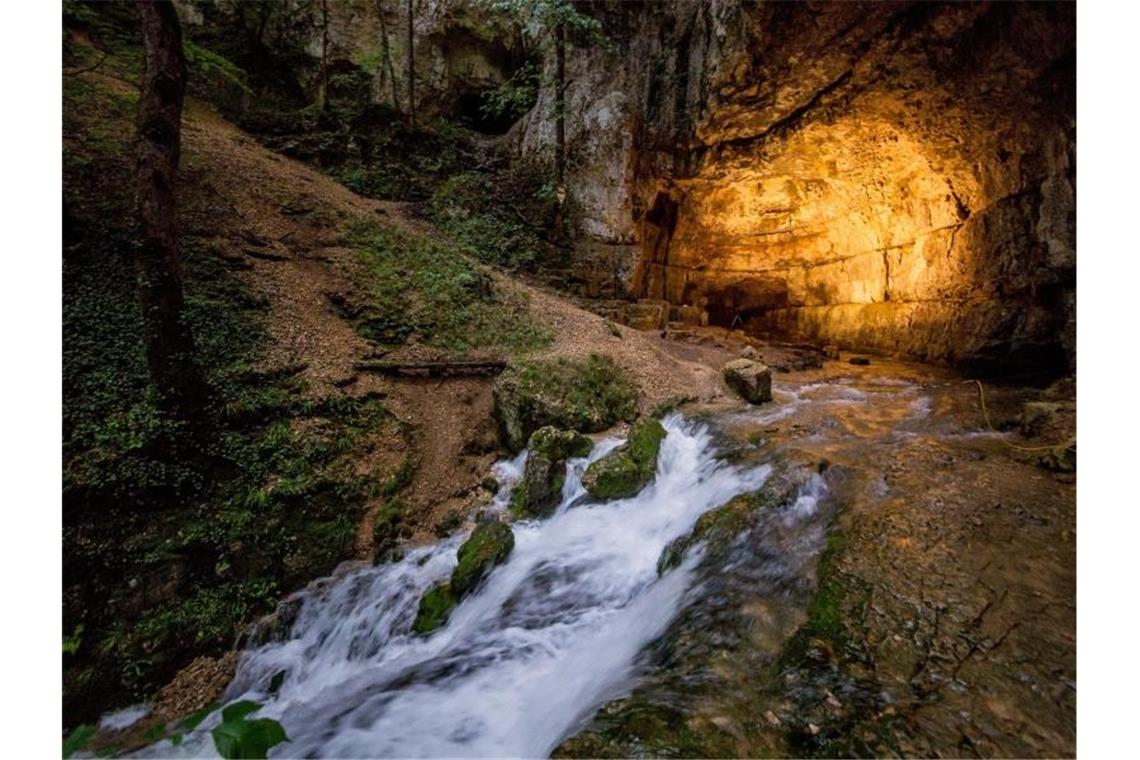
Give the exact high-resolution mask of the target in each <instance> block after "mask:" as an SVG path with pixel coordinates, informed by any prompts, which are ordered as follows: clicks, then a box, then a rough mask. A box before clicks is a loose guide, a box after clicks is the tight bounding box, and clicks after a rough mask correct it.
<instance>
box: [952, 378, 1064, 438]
mask: <svg viewBox="0 0 1140 760" xmlns="http://www.w3.org/2000/svg"><path fill="white" fill-rule="evenodd" d="M962 382H963V383H973V384H974V385H976V386H978V400H979V401H980V402H981V405H982V419H984V420H985V421H986V427H988V428H989V429H990V430H991V431H992V432H994V433H997V434H998V435H1000V436H1004V435H1005V433H1003V432H1001V431H1000V430H998V429H997V428H995V427H994V425H993V423H992V422H990V412H989V410H988V409H986V389H985V388H983V387H982V381H981V380H963V381H962ZM998 440H1000V441H1001V442H1002V443H1004V444H1005V445H1006V446H1009V447H1010V448H1011V449H1017V450H1018V451H1052V450H1054V449H1056V448H1058V447H1060V446H1063V445H1064V444H1063V443H1055V444H1053V445H1051V446H1018V445H1017V444H1016V443H1010V442H1009V441H1007V440H1006V439H1005V438H999V439H998ZM1065 448H1066V449H1071V448H1073V444H1069V445H1068V446H1065Z"/></svg>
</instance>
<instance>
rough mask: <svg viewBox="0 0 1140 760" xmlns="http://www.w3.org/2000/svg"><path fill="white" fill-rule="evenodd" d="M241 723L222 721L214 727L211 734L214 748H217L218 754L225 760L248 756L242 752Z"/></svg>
mask: <svg viewBox="0 0 1140 760" xmlns="http://www.w3.org/2000/svg"><path fill="white" fill-rule="evenodd" d="M242 723H244V721H238V722H237V723H222V724H220V725H218V726H215V727H214V730H213V731H211V732H210V733H211V735H212V736H213V737H214V749H216V750H218V754H219V755H221V756H222V757H224V758H226V759H227V760H232V758H238V757H249V755H245V754H243V753H242V744H241V739H242V734H243V733H244V731H243V729H242V725H241V724H242Z"/></svg>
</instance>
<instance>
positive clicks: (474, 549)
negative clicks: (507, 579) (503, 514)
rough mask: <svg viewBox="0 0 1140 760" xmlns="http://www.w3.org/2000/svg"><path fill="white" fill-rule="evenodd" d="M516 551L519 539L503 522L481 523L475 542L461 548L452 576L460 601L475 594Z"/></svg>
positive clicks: (453, 587) (474, 537)
mask: <svg viewBox="0 0 1140 760" xmlns="http://www.w3.org/2000/svg"><path fill="white" fill-rule="evenodd" d="M514 548H515V535H514V533H512V532H511V528H510V526H509V525H507V524H505V523H501V522H485V523H480V524H479V526H478V527H476V528H475V531H474V532H473V533H472V534H471V538H469V539H467V540H466V541H464V542H463V545H462V546H460V547H459V564H458V565H456V567H455V570H454V572H452V573H451V590H452V591H453V592H454V593H455V595H456V596H458V597H459V598H463V597H464V596H466V595H467V594H469V593H471V592H472V591H474V590H475V588H476V586H478V585H479V583H480V582H481V581H482V580H483V579H484V578H486V577H487V576H488V575H489V574H490V573H491V570H493V569H494V568H495V566H497V565H501V564H502V563H504V562H506V561H507V557H509V556H510V554H511V550H513V549H514Z"/></svg>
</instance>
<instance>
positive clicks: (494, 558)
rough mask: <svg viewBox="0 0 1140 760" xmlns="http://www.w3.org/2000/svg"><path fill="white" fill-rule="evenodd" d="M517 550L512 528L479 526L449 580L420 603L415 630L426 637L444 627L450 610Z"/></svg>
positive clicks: (489, 523) (462, 549)
mask: <svg viewBox="0 0 1140 760" xmlns="http://www.w3.org/2000/svg"><path fill="white" fill-rule="evenodd" d="M514 548H515V536H514V533H513V532H512V531H511V528H510V526H509V525H507V524H505V523H502V522H499V521H497V520H490V521H487V522H481V523H479V524H478V525H477V526H476V527H475V530H474V531H473V532H472V533H471V537H470V538H468V539H467V540H466V541H464V542H463V544H462V545H461V546H460V547H459V552H458V559H459V563H458V564H457V565H456V566H455V569H454V570H453V571H452V573H451V578H450V580H448V581H447V582H444V583H438V584H436V585H434V586H432V587H431V588H430V589H428V590H427V592H426V593H425V594H424V595H423V597H422V598H421V599H420V606H419V610H418V612H417V614H416V619H415V621H414V622H413V623H412V630H413V631H415V632H416V633H418V634H421V635H424V634H429V633H431V632H432V631H435V630H436V629H437V628H440V627H441V626H443V625H444V624H445V623H446V622H447V618H448V617H449V616H450V615H451V610H452V609H454V608H455V606H456V605H457V604H459V602H460V601H462V600H463V597H465V596H467V595H468V594H470V593H471V592H472V591H474V590H475V589H476V588H477V587H478V586H479V584H480V583H481V582H482V581H483V579H484V578H486V577H487V576H488V575H489V574H490V573H491V571H492V570H494V569H495V567H496V566H498V565H501V564H503V563H504V562H506V560H507V557H509V556H510V554H511V551H512V550H513V549H514Z"/></svg>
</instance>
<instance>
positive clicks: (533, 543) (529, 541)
mask: <svg viewBox="0 0 1140 760" xmlns="http://www.w3.org/2000/svg"><path fill="white" fill-rule="evenodd" d="M663 424H664V426H665V428H666V430H667V432H668V435H667V437H666V438H665V440H664V442H663V444H662V447H661V452H660V456H659V458H658V462H657V473H656V478H655V480H654V481H653V482H652V483H651V484H650V485H649V486H647V487H646V488H645V489H644V490H642V492H641V493H639V494H638V495H637V496H634V497H632V498H629V499H622V500H615V501H609V502H604V503H598V502H595V501H593V500H591V499H590V497H589V496H588V494H586V493H585V491H584V489H583V488H582V486H581V475H582V472H583V471H584V469H585V467H586V465H587V464H588V463H589V462H590V461H593V460H595V459H597V458H599V457H600V456H602V455H603V454H604V453H606V452H607V451H609V450H610V449H612V448H613V447H614V446H616V445H618V444H619V443H620V441H618V440H616V439H607V440H605V441H602V442H601V443H599V444H598V445H597V446H595V448H594V450H593V451H592V452H591V454H590V456H589V457H588V458H584V459H577V460H571V461H570V462H569V464H568V468H567V469H568V472H567V478H566V481H565V485H564V487H563V492H562V502H561V504H560V506H559V507H558V509H557V511H556V512H555V513H554V515H553V516H551V517H550V518H548V519H545V520H541V521H522V522H515V523H513V525H512V527H513V529H514V533H515V548H514V551H513V553H512V554H511V556H510V558H509V560H508V561H507V562H506V563H505V564H504V565H502V566H500V567H499V568H497V569H496V570H495V571H494V572H493V573H492V574H491V575H490V577H489V578H487V580H486V581H485V583H484V584H483V586H482V587H481V588H480V589H479V591H478V592H476V593H474V594H472V595H471V596H469V597H468V598H466V599H464V600H463V602H462V603H461V604H460V605H459V606H458V607H457V608H456V609H455V610H454V612H453V613H452V615H451V618H450V620H449V621H448V623H447V625H446V626H445V627H444V628H442V629H440V630H439V631H437V632H435V633H434V634H433V635H431V636H429V637H426V638H425V637H420V636H415V635H413V634H412V633H411V625H412V621H413V620H414V618H415V615H416V610H417V606H418V602H419V598H420V596H421V595H422V594H423V593H424V591H425V590H426V589H428V588H429V587H430V586H431V585H432V584H433V583H436V582H437V581H440V580H443V579H445V578H447V577H448V575H449V574H450V572H451V570H452V569H453V567H454V566H455V564H456V550H457V548H458V546H459V545H460V544H461V543H462V541H463V539H464V538H465V536H463V535H457V536H453V537H451V538H448V539H446V540H444V541H442V542H440V543H438V544H435V545H433V546H426V547H421V548H417V549H414V550H412V551H410V552H408V554H407V555H406V556H405V557H404V558H403V559H402V560H400V561H398V562H395V563H391V564H385V565H381V566H377V567H370V568H363V569H357V570H354V571H351V572H349V573H347V574H345V575H342V576H340V577H336V578H332V579H329V580H328V581H326V582H324V583H320V584H314V586H313V587H311V588H310V589H309V590H307V591H306V592H304V594H303V601H302V606H301V609H300V612H299V614H298V616H297V620H296V622H295V623H294V625H293V627H292V630H291V633H290V634H289V637H288V639H287V640H285V641H280V642H274V643H269V644H265V645H263V646H261V647H259V648H256V649H252V650H247V651H246V652H244V653H243V655H242V658H241V662H240V664H239V666H238V672H237V675H236V677H235V679H234V682H233V683H232V684H231V685H230V687H229V689H228V691H227V693H226V700H227V701H232V700H238V699H252V700H255V701H258V702H261V703H263V704H264V708H263V709H262V710H261V712H260V713H258V716H261V717H271V718H276V719H277V720H279V721H280V722H281V724H282V725H283V726H284V728H285V730H286V732H287V733H288V735H289V737H290V739H291V742H290V743H288V744H283V745H280V746H278V747H277V748H276V749H275V750H274V752H273V753H272V754H276V755H281V756H287V757H298V756H300V757H440V756H447V757H461V756H477V757H503V756H510V757H537V756H545V755H547V754H549V753H550V751H551V750H553V749H554V747H556V746H557V745H558V743H559V742H560V741H561V740H562V739H563V738H565V737H566V735H567V734H568V733H570V732H571V731H572V729H574V728H575V727H576V726H577V725H579V724H580V723H581V722H582V721H583V720H584V719H585V718H587V717H588V716H589V715H591V714H592V713H593V712H594V711H595V710H596V709H597V708H598V707H599V706H601V705H602V704H603V703H605V702H606V701H608V700H610V699H613V698H615V697H618V696H621V695H622V694H624V693H627V692H628V691H629V690H630V689H631V688H632V686H633V684H634V683H635V681H636V678H637V674H638V666H639V653H640V652H641V651H642V650H643V648H644V647H645V645H646V644H648V643H649V642H651V641H653V640H654V639H655V638H657V637H658V636H660V635H661V634H662V633H663V632H664V631H665V629H666V628H667V627H668V626H669V624H670V622H671V621H672V620H673V619H674V617H675V616H676V615H677V613H678V611H679V610H680V609H681V608H682V606H683V605H684V603H685V599H686V593H688V592H690V591H691V589H690V586H691V585H692V581H693V572H692V570H693V566H694V564H695V562H696V560H697V556H696V555H693V556H690V557H689V558H688V560H687V561H686V562H685V563H684V564H682V566H681V567H680V568H678V569H677V570H674V571H672V572H669V573H666V574H664V575H663V576H661V577H659V576H658V574H657V560H658V557H659V556H660V554H661V551H662V549H663V548H664V547H665V546H666V545H667V544H669V543H670V542H671V541H673V540H674V539H676V538H678V537H679V536H682V535H684V534H686V533H687V532H688V531H690V530H691V529H692V527H693V525H694V524H695V522H696V521H697V519H698V518H699V517H700V516H701V515H702V514H703V513H704V512H706V511H707V510H709V509H711V508H714V507H717V506H719V505H721V504H723V503H724V502H726V501H727V500H729V499H730V498H732V497H733V496H735V495H737V494H739V493H743V492H747V491H751V490H755V489H757V488H759V487H760V486H761V485H762V484H763V483H764V481H765V479H766V478H767V476H768V474H769V472H770V468H769V467H768V466H767V465H750V466H736V465H731V464H727V463H725V462H722V461H719V460H718V459H717V457H716V453H717V447H716V445H715V444H714V441H713V436H712V434H711V432H710V430H709V429H708V428H707V426H705V425H703V424H700V423H696V422H692V421H688V420H685V419H683V418H682V417H680V416H679V415H672V416H670V417H669V418H667V419H666V420H664V421H663ZM524 457H525V455H520V456H519V457H518V458H516V459H514V460H511V461H506V462H501V463H499V465H497V467H496V470H497V475H498V476H499V477H500V479H501V480H503V481H505V483H504V488H502V489H501V491H500V493H499V495H498V496H497V497H496V499H495V502H494V503H493V504H492V506H491V509H492V510H503V509H505V505H506V502H507V499H508V497H509V491H510V486H511V485H513V481H514V480H517V478H518V477H519V475H520V473H521V470H522V466H523V460H524ZM274 682H276V683H275V684H274V685H275V686H276V689H272V688H271V686H270V684H271V683H274ZM271 692H272V693H271ZM217 720H218V717H217V715H216V714H215V715H213V716H211V717H210V718H209V719H207V720H206V721H205V722H204V723H203V724H202V725H201V727H200V728H199V729H198V730H197V731H195V732H194V733H193V734H191V735H189V736H187V737H186V738H185V740H184V741H183V742H182V743H181V745H180V746H178V747H174V746H172V745H171V744H170V742H169V741H166V742H163V743H161V744H159V745H156V746H153V747H150V748H148V750H146V751H145V754H147V755H154V754H164V755H171V756H187V757H189V756H198V757H201V756H212V755H213V754H214V749H213V745H212V743H211V740H210V736H209V729H210V728H211V727H212V726H213V725H216V723H217Z"/></svg>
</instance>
